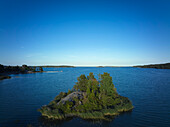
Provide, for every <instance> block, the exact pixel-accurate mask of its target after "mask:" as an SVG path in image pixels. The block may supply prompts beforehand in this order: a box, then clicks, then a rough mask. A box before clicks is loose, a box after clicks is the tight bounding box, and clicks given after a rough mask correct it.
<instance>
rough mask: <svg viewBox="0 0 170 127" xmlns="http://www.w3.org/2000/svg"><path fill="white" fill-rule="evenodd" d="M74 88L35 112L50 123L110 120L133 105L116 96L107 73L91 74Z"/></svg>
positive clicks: (84, 77)
mask: <svg viewBox="0 0 170 127" xmlns="http://www.w3.org/2000/svg"><path fill="white" fill-rule="evenodd" d="M77 80H78V81H77V82H76V85H74V87H73V89H72V90H68V92H61V93H60V94H59V95H58V96H56V97H55V99H54V100H53V101H51V102H50V103H49V104H48V105H45V106H42V107H41V108H40V109H38V111H39V112H41V114H42V116H45V117H46V118H48V119H53V120H63V119H66V118H70V117H71V118H72V117H80V118H82V119H90V120H98V119H102V120H111V119H113V118H112V116H115V115H118V114H120V113H121V112H126V111H130V110H132V109H133V105H132V102H131V101H130V100H129V99H128V98H127V97H123V96H121V95H119V94H118V93H117V91H116V88H115V87H114V84H113V82H112V77H111V76H110V74H109V73H104V74H99V80H98V81H97V79H96V78H95V77H94V75H93V73H89V76H87V77H86V76H85V75H84V74H83V75H81V76H80V77H78V78H77Z"/></svg>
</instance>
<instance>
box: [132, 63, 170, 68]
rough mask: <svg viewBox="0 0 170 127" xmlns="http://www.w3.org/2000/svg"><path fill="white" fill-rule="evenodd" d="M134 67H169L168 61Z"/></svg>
mask: <svg viewBox="0 0 170 127" xmlns="http://www.w3.org/2000/svg"><path fill="white" fill-rule="evenodd" d="M134 67H140V68H156V69H170V63H165V64H150V65H143V66H134Z"/></svg>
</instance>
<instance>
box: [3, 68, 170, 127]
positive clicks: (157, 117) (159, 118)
mask: <svg viewBox="0 0 170 127" xmlns="http://www.w3.org/2000/svg"><path fill="white" fill-rule="evenodd" d="M45 70H46V71H47V72H45V73H36V74H19V75H12V78H11V79H6V80H2V81H0V127H1V126H2V127H18V126H27V125H30V124H31V125H32V126H36V127H37V126H47V127H48V126H53V127H55V126H81V127H86V126H114V127H124V126H130V127H133V126H134V127H135V126H139V127H140V126H142V127H144V126H145V127H148V126H149V127H152V126H153V127H170V70H168V69H151V68H148V69H146V68H130V67H127V68H95V67H77V68H45ZM89 72H93V73H94V74H95V77H96V78H97V77H98V74H99V73H103V72H108V73H110V75H111V76H112V77H113V83H114V85H115V87H116V88H117V91H118V93H119V94H120V95H122V96H126V97H128V98H129V99H130V100H131V101H132V103H133V105H134V107H135V108H134V109H133V111H132V112H128V113H123V114H121V115H119V116H117V117H116V118H115V119H114V120H113V121H111V122H105V121H86V120H82V119H79V118H74V119H72V120H68V121H59V122H50V121H46V120H44V119H43V118H42V117H41V114H40V113H39V112H37V109H38V108H40V107H41V106H42V105H46V104H48V103H49V102H50V101H51V100H53V99H54V97H55V96H56V95H57V94H59V93H60V92H61V91H65V92H66V91H68V89H71V88H72V87H73V85H74V84H75V82H76V80H77V77H78V76H80V75H81V74H86V75H87V74H88V73H89Z"/></svg>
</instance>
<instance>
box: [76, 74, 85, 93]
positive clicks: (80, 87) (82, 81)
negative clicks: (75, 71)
mask: <svg viewBox="0 0 170 127" xmlns="http://www.w3.org/2000/svg"><path fill="white" fill-rule="evenodd" d="M77 80H78V81H77V82H76V85H75V86H74V89H75V90H80V91H83V92H85V91H86V90H87V84H88V79H87V78H86V76H85V75H84V74H83V75H81V76H80V77H78V78H77Z"/></svg>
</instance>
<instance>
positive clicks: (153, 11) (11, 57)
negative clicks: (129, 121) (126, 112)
mask: <svg viewBox="0 0 170 127" xmlns="http://www.w3.org/2000/svg"><path fill="white" fill-rule="evenodd" d="M167 62H170V1H169V0H46V1H45V0H0V64H4V65H22V64H27V65H74V66H100V65H102V66H133V65H144V64H151V63H167Z"/></svg>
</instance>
